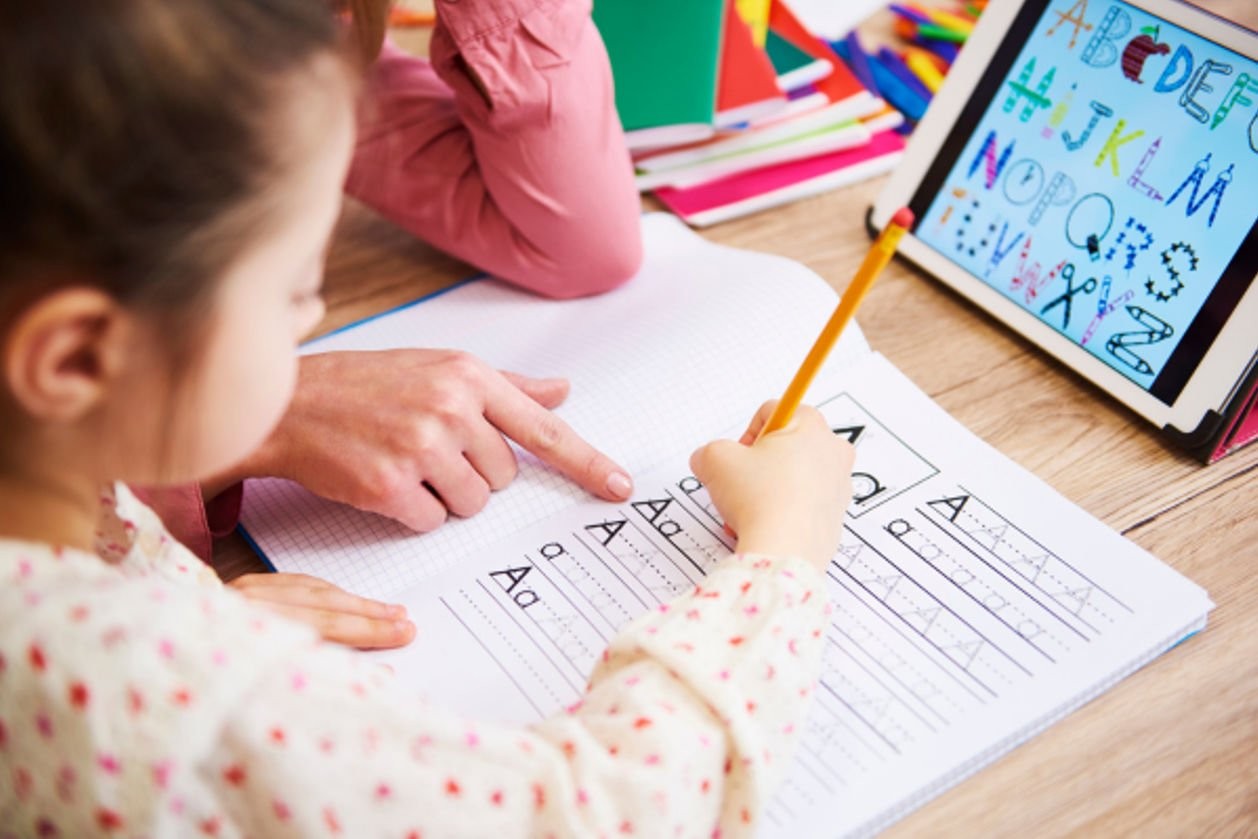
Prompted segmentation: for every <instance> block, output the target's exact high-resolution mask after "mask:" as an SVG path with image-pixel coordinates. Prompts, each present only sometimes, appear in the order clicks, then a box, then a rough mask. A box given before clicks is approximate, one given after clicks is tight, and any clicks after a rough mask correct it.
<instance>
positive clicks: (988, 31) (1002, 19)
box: [870, 0, 1258, 434]
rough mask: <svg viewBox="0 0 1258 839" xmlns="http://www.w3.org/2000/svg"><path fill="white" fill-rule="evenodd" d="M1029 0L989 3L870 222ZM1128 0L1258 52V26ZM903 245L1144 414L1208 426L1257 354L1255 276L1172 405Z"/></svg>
mask: <svg viewBox="0 0 1258 839" xmlns="http://www.w3.org/2000/svg"><path fill="white" fill-rule="evenodd" d="M1028 2H1038V0H1002V2H999V3H992V4H990V5H989V6H988V8H987V10H986V11H985V12H984V13H983V17H982V19H981V21H980V23H979V25H978V26H976V27H975V30H974V34H973V35H972V36H971V37H970V39H969V40H968V42H967V43H966V45H965V49H963V50H962V51H961V55H960V57H959V58H958V59H957V61H956V63H955V64H954V65H953V67H952V69H951V70H950V72H949V73H948V79H947V83H946V84H945V85H944V87H943V88H942V89H941V90H940V92H939V93H938V95H936V97H935V99H934V100H933V101H932V102H931V106H930V108H929V109H928V110H927V112H926V116H925V117H924V118H923V120H922V121H921V123H920V124H919V125H918V127H917V130H916V131H915V132H914V135H913V138H912V140H911V142H910V143H909V146H908V149H907V151H906V153H905V156H904V159H903V160H902V161H901V162H900V163H899V164H898V165H897V167H896V169H895V171H894V172H893V173H892V175H891V178H890V179H889V180H888V182H887V184H886V185H885V187H884V188H883V190H882V192H881V194H880V195H879V196H878V199H877V201H876V202H875V204H874V206H873V209H872V212H871V219H870V220H871V223H872V224H873V225H874V226H876V227H877V228H881V227H882V226H883V225H885V224H886V223H887V221H888V220H889V219H890V218H891V216H892V214H893V213H895V211H896V210H897V209H899V208H900V207H903V206H906V205H908V203H909V201H910V200H911V199H912V198H913V196H914V194H915V193H916V191H917V189H918V185H919V184H920V183H921V181H922V179H923V178H924V177H925V176H926V173H927V170H928V169H929V168H930V166H931V164H932V163H933V162H934V160H935V157H936V156H937V155H938V153H939V151H940V147H941V146H942V145H943V144H944V142H945V140H946V139H947V137H948V135H949V133H950V132H951V130H952V127H953V124H954V123H955V121H956V119H957V116H958V114H960V112H961V110H962V109H963V108H964V107H965V105H966V103H967V102H969V100H970V98H971V94H972V92H973V91H974V89H975V87H976V86H977V85H978V83H979V81H980V79H981V78H982V76H983V75H984V73H985V72H986V70H987V67H988V64H989V63H990V61H991V59H992V56H993V54H994V53H995V52H996V50H997V49H998V48H999V46H1000V45H1001V43H1002V42H1003V41H1004V39H1005V33H1006V32H1008V31H1009V28H1010V25H1011V24H1012V23H1013V21H1014V19H1015V17H1016V16H1017V15H1018V13H1019V12H1020V11H1021V10H1022V8H1023V7H1024V6H1025V5H1026V4H1027V3H1028ZM1124 2H1127V3H1129V4H1130V5H1132V6H1135V7H1137V8H1140V9H1143V10H1145V11H1147V12H1149V13H1150V14H1154V15H1157V16H1159V17H1161V18H1163V19H1165V20H1167V21H1168V22H1170V23H1173V24H1175V25H1177V26H1180V27H1182V28H1184V29H1186V30H1188V31H1190V32H1194V33H1196V34H1198V35H1200V36H1202V37H1203V38H1207V39H1209V40H1211V41H1214V42H1216V43H1218V44H1219V45H1220V46H1223V47H1226V48H1228V49H1231V50H1234V51H1236V52H1237V53H1240V54H1242V55H1245V56H1249V57H1255V56H1258V34H1255V33H1253V32H1250V31H1249V30H1247V29H1244V28H1242V27H1240V26H1237V25H1235V24H1232V23H1229V22H1228V21H1225V20H1222V19H1221V18H1218V17H1215V16H1214V15H1211V14H1210V13H1208V12H1205V11H1203V10H1201V9H1198V8H1196V7H1192V6H1189V5H1187V4H1184V3H1182V2H1179V0H1124ZM900 253H901V254H902V255H904V256H905V257H907V258H909V259H910V260H912V261H913V262H916V263H917V264H918V265H920V266H921V267H922V268H924V269H926V270H927V271H929V272H930V273H931V274H933V275H934V276H936V277H938V278H939V279H940V280H942V281H943V282H944V283H946V284H947V285H949V286H951V287H952V288H953V289H955V290H956V291H958V292H960V293H961V294H962V295H964V296H965V297H967V298H968V299H970V300H973V301H974V302H975V303H977V304H978V305H979V306H981V307H982V308H983V309H986V310H987V311H988V312H989V313H991V314H992V315H994V316H995V317H996V318H997V319H999V320H1001V321H1003V322H1004V323H1006V324H1008V325H1009V326H1011V327H1012V328H1014V329H1015V330H1017V331H1018V332H1019V333H1021V334H1022V335H1024V336H1026V337H1027V338H1029V339H1030V340H1031V341H1033V342H1034V343H1035V344H1037V345H1038V346H1039V347H1041V348H1042V349H1044V350H1045V351H1046V352H1048V353H1050V354H1051V355H1053V356H1054V357H1056V358H1057V359H1059V360H1060V361H1061V362H1062V363H1064V364H1066V365H1067V366H1068V367H1070V368H1072V369H1074V370H1076V371H1077V372H1079V373H1080V374H1081V375H1083V376H1084V377H1085V378H1087V379H1088V380H1090V381H1092V382H1093V383H1095V384H1096V385H1098V386H1099V387H1101V388H1102V389H1104V390H1105V391H1107V392H1108V393H1110V394H1112V395H1113V396H1114V397H1115V398H1116V399H1118V400H1119V401H1121V402H1122V403H1123V404H1125V405H1127V406H1128V407H1130V408H1131V409H1132V410H1134V411H1135V412H1136V413H1138V414H1140V415H1141V416H1142V417H1144V418H1146V419H1147V420H1149V421H1150V422H1153V423H1155V424H1157V425H1158V426H1162V427H1167V426H1170V427H1171V428H1173V429H1176V430H1177V431H1179V432H1181V433H1184V434H1192V433H1193V432H1194V431H1197V430H1198V429H1201V430H1202V431H1204V430H1205V429H1204V428H1203V423H1204V422H1205V421H1207V419H1208V416H1209V414H1210V412H1216V413H1219V412H1222V410H1223V408H1224V406H1225V405H1226V404H1227V403H1228V400H1229V398H1230V397H1231V396H1232V394H1233V392H1234V391H1235V390H1236V388H1237V387H1238V386H1239V384H1240V382H1241V380H1242V379H1243V378H1244V377H1245V374H1246V371H1247V370H1248V369H1249V368H1250V366H1251V365H1252V364H1253V363H1254V360H1255V343H1256V342H1255V338H1256V337H1258V282H1255V281H1251V283H1250V285H1249V288H1248V289H1247V290H1246V292H1245V294H1244V295H1243V296H1242V298H1241V300H1240V301H1239V303H1238V304H1237V306H1236V308H1235V310H1233V312H1232V314H1231V316H1230V317H1229V318H1228V320H1227V322H1226V323H1225V324H1224V326H1223V328H1222V329H1221V330H1220V332H1219V334H1218V336H1217V337H1216V338H1215V340H1214V342H1213V343H1212V344H1211V346H1210V348H1209V349H1208V350H1207V351H1206V353H1205V354H1204V355H1203V356H1202V358H1201V361H1200V363H1199V364H1198V365H1197V369H1196V370H1195V371H1193V373H1192V375H1191V376H1190V378H1189V379H1188V381H1187V382H1186V383H1185V385H1184V387H1183V389H1182V390H1181V391H1180V393H1179V395H1178V397H1177V398H1176V399H1175V401H1174V403H1172V404H1170V405H1167V404H1166V403H1165V402H1162V401H1161V400H1160V399H1158V398H1157V397H1155V396H1153V395H1152V394H1151V393H1149V392H1148V391H1147V390H1145V389H1144V388H1142V387H1140V386H1139V385H1138V384H1136V383H1135V382H1133V381H1131V380H1130V379H1128V378H1127V377H1125V376H1123V375H1122V374H1121V373H1119V372H1118V371H1116V370H1114V369H1113V368H1111V367H1109V366H1108V365H1107V364H1105V362H1103V361H1101V360H1100V359H1098V358H1097V357H1096V356H1094V355H1092V354H1091V353H1089V352H1088V351H1087V350H1085V349H1083V348H1082V347H1080V346H1079V345H1077V344H1075V343H1074V342H1073V341H1071V340H1070V339H1068V338H1066V337H1065V336H1063V335H1061V334H1060V333H1058V332H1057V331H1056V330H1054V329H1053V328H1052V327H1051V326H1049V325H1048V324H1046V323H1044V322H1043V321H1041V320H1040V319H1039V318H1037V317H1035V316H1034V315H1033V314H1031V313H1030V312H1028V311H1026V310H1025V309H1023V308H1021V307H1019V306H1018V305H1017V304H1016V303H1014V302H1013V301H1011V300H1009V299H1008V298H1006V297H1005V296H1004V295H1002V294H1001V293H1000V292H998V291H996V290H995V289H994V288H992V287H991V286H989V285H988V284H987V283H985V282H984V281H983V280H981V279H979V278H978V277H975V276H974V275H973V274H970V273H969V272H968V271H966V270H965V269H963V268H961V267H960V266H959V265H957V264H956V263H954V262H952V261H951V260H950V259H948V258H947V257H946V256H944V255H943V254H941V253H940V252H939V251H937V250H936V249H934V248H933V247H931V246H929V245H927V244H925V243H924V242H922V241H921V240H919V239H918V238H917V237H916V236H913V235H911V234H910V235H908V236H905V237H904V240H903V241H902V243H901V245H900ZM1246 324H1248V325H1249V327H1248V329H1246V328H1245V325H1246Z"/></svg>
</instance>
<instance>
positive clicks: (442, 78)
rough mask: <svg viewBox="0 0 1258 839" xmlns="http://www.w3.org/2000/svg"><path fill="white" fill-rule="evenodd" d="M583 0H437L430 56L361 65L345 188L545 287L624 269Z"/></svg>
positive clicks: (611, 163) (614, 172)
mask: <svg viewBox="0 0 1258 839" xmlns="http://www.w3.org/2000/svg"><path fill="white" fill-rule="evenodd" d="M589 10H590V3H589V0H493V2H485V0H460V2H450V0H440V2H439V3H438V22H437V25H436V29H435V31H434V33H433V38H432V44H431V62H429V61H425V60H423V59H419V58H416V57H413V56H410V55H408V54H406V53H404V52H403V51H401V50H399V49H397V48H396V47H394V46H392V45H389V44H386V45H385V47H384V50H383V53H382V54H381V56H380V58H379V60H378V61H377V62H376V64H375V65H374V66H373V67H372V68H371V70H370V71H369V76H368V80H367V91H366V94H365V96H364V97H363V106H362V113H361V117H360V125H359V140H358V148H357V150H356V153H355V156H354V162H353V165H352V167H351V170H350V174H349V179H348V182H347V185H346V189H347V191H348V192H349V193H350V194H351V195H353V196H354V197H356V198H358V199H360V200H362V201H363V202H365V203H366V204H368V205H370V206H371V207H373V208H375V209H376V210H378V211H379V212H381V213H382V214H383V215H385V216H386V217H388V218H390V219H392V220H393V221H395V222H396V223H397V224H399V225H401V226H402V227H404V228H406V229H407V230H409V231H411V232H413V233H415V234H416V235H418V236H419V237H421V238H423V239H425V240H426V241H428V242H430V243H432V244H433V245H435V246H437V247H439V248H441V249H442V250H445V251H448V252H449V253H452V254H454V255H455V256H457V257H459V258H461V259H463V260H466V261H467V262H470V263H472V264H474V265H476V266H478V267H480V268H482V269H484V270H485V271H488V272H489V273H491V274H494V275H495V276H498V277H500V278H502V279H505V280H508V281H510V282H513V283H515V284H518V285H520V286H523V287H525V288H528V289H530V290H532V291H535V292H538V293H540V294H544V295H547V296H550V297H577V296H582V295H587V294H595V293H599V292H602V291H606V290H608V289H610V288H613V287H615V286H616V285H619V284H620V283H622V282H624V281H625V280H626V279H628V278H629V277H630V276H632V275H633V274H634V273H635V272H636V271H637V268H638V265H639V263H640V262H641V258H642V243H641V233H640V228H639V220H638V216H639V213H640V204H639V201H638V195H637V191H636V189H635V187H634V184H633V169H632V165H631V163H630V159H629V155H628V152H627V150H626V147H625V144H624V136H623V133H622V131H621V127H620V122H619V118H618V116H617V114H616V109H615V103H614V95H613V89H612V78H611V70H610V67H609V65H608V61H607V53H606V50H605V49H604V47H603V42H602V40H601V38H600V37H599V34H598V31H597V29H596V28H595V26H594V24H593V22H592V21H591V19H590V16H589Z"/></svg>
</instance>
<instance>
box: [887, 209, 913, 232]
mask: <svg viewBox="0 0 1258 839" xmlns="http://www.w3.org/2000/svg"><path fill="white" fill-rule="evenodd" d="M891 223H892V224H894V225H895V226H897V227H903V228H904V229H905V230H908V229H909V228H910V227H912V226H913V211H912V210H910V209H909V208H908V207H901V208H900V209H898V210H896V211H895V215H893V216H892V217H891Z"/></svg>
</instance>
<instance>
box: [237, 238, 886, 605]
mask: <svg viewBox="0 0 1258 839" xmlns="http://www.w3.org/2000/svg"><path fill="white" fill-rule="evenodd" d="M642 225H643V237H644V242H645V253H646V255H645V261H644V264H643V267H642V269H641V271H640V272H639V274H638V276H637V277H635V278H634V279H633V280H632V281H630V282H629V283H627V284H626V285H624V286H623V287H621V288H619V289H617V290H615V291H613V292H611V293H608V294H604V295H600V296H597V297H590V298H585V299H581V300H571V301H547V300H542V299H539V298H537V297H536V296H533V295H529V294H527V293H525V292H522V291H518V290H516V289H513V288H511V287H509V286H507V285H504V284H501V283H497V282H494V281H489V280H483V281H474V282H470V283H467V284H464V285H462V286H460V287H458V288H456V289H454V290H452V291H449V292H446V293H445V294H442V295H440V296H438V297H435V298H433V299H431V300H428V301H424V302H422V303H420V304H418V305H413V306H410V307H407V308H403V309H401V310H399V311H396V312H393V313H390V314H387V315H384V316H381V317H379V318H376V319H374V320H371V321H368V322H366V323H363V324H361V325H358V326H355V327H352V328H350V329H347V330H344V331H342V332H339V333H334V334H332V335H330V336H327V337H325V338H322V339H319V340H317V341H313V342H311V343H310V344H309V345H307V347H306V349H305V351H306V352H327V351H332V350H364V349H394V348H401V347H421V346H422V347H446V348H459V349H464V350H468V351H470V352H472V353H474V354H476V355H477V356H479V357H480V358H482V359H484V360H485V361H487V362H488V363H489V364H491V365H492V366H494V367H498V368H501V369H507V370H512V371H515V372H518V373H524V374H527V375H533V376H564V377H567V378H569V379H570V380H571V382H572V390H571V395H570V396H569V397H568V399H567V401H566V402H565V404H564V405H562V406H561V407H560V408H559V409H558V411H557V413H558V414H559V416H561V417H562V418H563V419H564V420H565V421H567V422H568V424H569V425H571V426H572V427H573V428H575V429H576V430H577V432H578V433H580V434H581V435H582V436H583V437H584V438H585V439H587V440H588V441H590V443H592V444H593V445H594V446H596V447H598V448H599V449H601V450H602V451H604V452H606V453H607V454H608V455H610V456H611V457H612V458H613V459H615V460H616V461H617V462H619V463H620V464H621V465H623V466H624V467H625V468H627V469H629V470H630V472H631V474H634V475H637V474H640V473H641V472H643V471H644V470H645V469H647V468H649V467H650V466H652V465H653V464H655V463H656V462H658V461H659V460H660V459H661V458H662V457H663V456H665V455H669V454H671V453H673V452H678V451H684V452H687V453H688V452H690V451H692V450H693V449H694V448H696V447H697V446H699V445H701V444H702V443H705V442H707V441H708V440H710V439H712V438H713V437H714V436H715V435H716V434H718V433H719V432H720V431H721V430H722V429H726V428H732V427H734V426H737V425H739V424H745V423H746V422H747V421H748V420H749V419H750V417H751V416H752V414H753V413H754V412H755V409H756V408H757V407H758V406H759V404H760V403H761V402H762V401H764V400H765V399H768V398H771V397H773V396H776V395H778V394H780V393H781V391H782V390H783V389H784V388H785V387H786V383H787V382H788V381H789V380H790V378H791V376H792V375H793V374H794V372H795V370H796V368H797V367H798V365H799V363H800V361H802V359H803V357H804V354H805V353H806V352H807V350H808V347H809V346H810V345H811V343H812V341H813V339H814V338H815V337H816V335H817V333H818V331H819V330H820V328H821V325H822V324H823V323H824V322H825V320H826V318H828V317H829V315H830V312H831V311H832V310H833V307H834V305H835V302H836V296H835V294H834V291H833V290H832V289H831V288H830V287H829V286H828V285H826V283H825V282H824V281H822V280H821V279H820V278H819V277H817V276H816V275H815V274H813V273H812V272H811V271H809V270H808V269H806V268H804V267H803V266H801V265H799V264H798V263H795V262H791V261H789V260H786V259H782V258H779V257H774V256H769V255H766V254H757V253H750V252H746V251H739V250H734V249H731V248H726V247H721V246H718V245H713V244H710V243H708V242H706V241H705V240H704V239H702V238H701V237H699V236H698V235H697V234H695V233H693V232H691V231H690V230H689V229H687V228H686V227H685V225H683V224H682V223H681V222H679V221H678V220H677V219H675V218H674V217H672V216H670V215H665V214H652V215H647V216H644V217H643V219H642ZM868 352H869V349H868V346H867V345H866V343H865V340H864V338H863V337H862V336H861V334H860V330H859V329H858V328H856V325H855V324H854V323H853V324H851V325H850V326H849V327H848V329H847V330H846V332H845V333H844V337H843V339H842V341H841V342H840V344H839V346H838V347H837V348H836V349H835V351H834V353H833V354H832V355H831V358H830V362H829V363H828V365H827V367H826V370H825V371H823V374H822V376H821V377H819V381H821V380H824V379H827V378H829V377H833V376H837V375H839V373H840V371H841V370H842V368H843V367H844V366H846V365H848V364H850V363H851V362H852V361H853V360H854V359H857V358H860V357H862V356H864V355H866V354H868ZM815 389H816V388H814V390H815ZM517 453H518V454H519V455H520V459H521V469H520V474H519V477H517V479H516V480H515V481H514V482H513V483H512V484H511V486H510V487H508V488H507V489H505V490H503V491H501V492H498V493H495V494H494V495H493V497H492V498H491V499H490V502H489V504H488V505H487V506H486V507H485V509H484V510H482V511H481V512H480V513H478V514H477V515H475V516H473V517H471V518H469V519H462V520H460V519H452V520H450V521H448V522H447V523H446V524H444V525H443V526H442V527H441V528H439V529H438V530H436V531H434V532H432V533H429V534H424V535H415V534H414V533H411V532H410V531H408V530H407V529H406V528H405V527H403V526H402V525H400V524H397V523H395V522H392V521H390V520H388V519H385V518H383V517H380V516H375V515H371V514H368V513H362V512H359V511H357V510H354V509H352V508H349V507H346V506H344V505H341V504H336V503H333V502H330V501H326V500H324V499H321V498H318V497H317V496H315V495H313V494H311V493H309V492H307V491H306V490H304V489H302V488H301V487H299V486H297V485H296V484H294V483H291V482H288V481H283V480H278V479H268V480H255V481H249V482H248V484H247V486H246V493H245V505H244V512H243V514H242V516H241V522H242V525H243V526H244V528H245V530H246V532H247V534H248V536H249V538H250V539H251V540H252V541H253V542H254V543H255V544H256V545H257V547H258V549H259V550H260V552H261V553H263V554H264V555H265V557H266V558H267V560H268V561H269V562H271V563H272V564H273V565H274V566H275V567H276V569H277V570H280V571H290V572H303V573H307V574H312V575H314V576H317V577H321V578H323V579H327V580H330V581H332V582H334V583H336V584H338V585H340V586H342V587H344V588H346V589H348V590H350V591H353V592H355V593H358V594H361V595H364V596H368V597H377V598H388V597H390V596H391V595H392V594H394V593H395V592H397V591H400V590H402V589H404V588H407V587H408V586H410V585H412V584H413V583H415V582H417V581H418V580H421V579H423V578H425V577H427V576H429V575H431V574H433V573H436V572H438V571H440V570H442V569H444V568H447V567H449V566H450V565H452V564H453V563H454V562H456V561H457V560H459V559H460V558H461V557H463V556H466V555H467V554H469V553H471V552H472V551H474V550H476V549H477V548H481V547H484V546H485V545H488V544H490V543H492V542H494V541H496V540H497V539H499V538H501V537H502V536H503V535H504V534H509V533H512V532H514V531H516V530H519V529H520V528H522V527H526V526H528V525H530V524H532V523H534V522H536V521H538V520H539V519H542V518H545V517H546V516H548V515H550V514H552V513H554V512H556V511H558V510H561V509H563V508H565V507H568V506H570V505H572V504H575V503H578V502H579V501H581V500H584V499H585V498H586V497H587V496H586V495H585V494H584V493H583V492H582V491H581V490H579V489H578V488H576V487H575V486H573V485H572V484H571V483H570V482H569V481H567V480H566V479H565V478H563V477H562V476H560V475H558V474H557V473H556V472H554V471H552V470H550V469H548V468H545V467H544V466H542V465H541V464H539V463H538V462H537V461H535V460H534V459H533V458H532V457H531V456H529V455H528V454H527V453H524V452H517Z"/></svg>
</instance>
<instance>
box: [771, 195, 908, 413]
mask: <svg viewBox="0 0 1258 839" xmlns="http://www.w3.org/2000/svg"><path fill="white" fill-rule="evenodd" d="M912 226H913V211H912V210H910V209H909V208H908V207H901V208H900V209H898V210H896V212H895V215H893V216H892V217H891V221H889V222H887V226H886V227H885V228H883V230H882V232H881V233H879V234H878V238H877V239H876V240H875V241H874V244H873V247H871V248H870V249H869V253H868V254H866V255H865V261H864V262H862V263H861V267H860V269H859V270H858V271H857V272H856V276H855V277H853V278H852V282H851V283H850V284H849V285H848V287H847V290H846V291H844V292H843V296H842V297H841V298H839V305H838V306H836V307H835V309H834V314H832V315H830V320H829V321H827V322H826V325H825V326H824V327H822V330H821V334H820V335H818V336H817V340H816V342H815V343H814V344H813V345H812V349H810V350H809V351H808V355H807V356H805V358H804V363H803V364H801V365H800V366H799V372H797V373H796V374H795V378H793V379H791V383H790V385H788V386H787V388H786V393H784V394H782V399H781V401H780V402H778V404H777V407H775V408H774V409H773V413H772V414H771V415H770V416H769V421H768V422H766V423H765V424H764V428H763V429H762V430H761V432H760V434H761V436H763V435H765V434H768V433H769V432H772V431H780V430H782V429H783V428H785V427H786V426H787V425H788V424H789V423H790V421H791V417H793V416H794V415H795V409H796V408H798V407H799V403H800V402H802V401H803V400H804V394H805V393H807V392H808V386H809V385H811V384H812V380H813V379H814V378H816V376H817V373H818V372H819V371H820V370H821V365H822V364H824V363H825V361H826V356H828V355H829V354H830V350H832V349H833V348H834V345H835V344H836V343H837V342H838V340H839V335H841V334H842V333H843V327H845V326H847V322H848V321H849V320H851V319H852V315H853V314H855V312H856V307H857V306H859V305H860V304H861V301H862V300H864V299H865V293H866V292H868V291H869V287H870V286H872V285H873V284H874V280H876V279H877V278H878V275H879V274H881V273H882V269H883V268H885V267H886V265H887V263H888V262H890V261H891V257H892V256H893V255H894V254H895V249H896V247H897V246H898V245H899V244H900V239H902V238H903V237H904V234H905V233H906V232H907V231H908V229H909V228H910V227H912Z"/></svg>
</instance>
